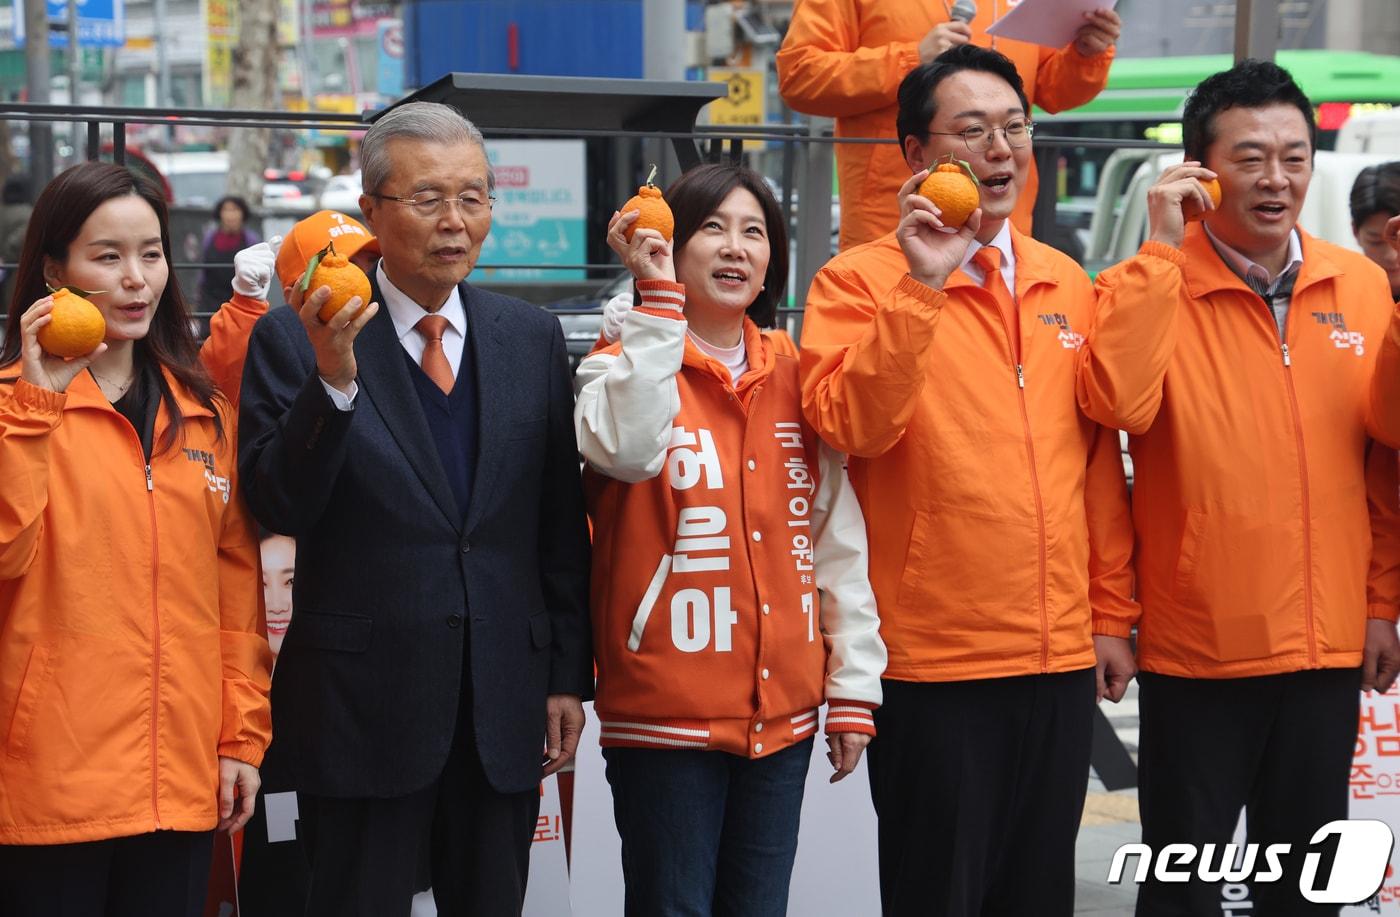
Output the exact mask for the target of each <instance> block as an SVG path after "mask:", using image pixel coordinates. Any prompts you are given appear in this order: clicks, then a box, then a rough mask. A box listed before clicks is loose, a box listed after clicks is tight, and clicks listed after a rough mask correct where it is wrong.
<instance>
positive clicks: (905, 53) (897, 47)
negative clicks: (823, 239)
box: [778, 0, 1113, 251]
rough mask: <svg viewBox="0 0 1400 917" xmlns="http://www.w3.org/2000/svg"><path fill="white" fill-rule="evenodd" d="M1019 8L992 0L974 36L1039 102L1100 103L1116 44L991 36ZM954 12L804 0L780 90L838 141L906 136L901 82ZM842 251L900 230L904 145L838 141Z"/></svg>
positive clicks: (1024, 208) (786, 48)
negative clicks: (1003, 59)
mask: <svg viewBox="0 0 1400 917" xmlns="http://www.w3.org/2000/svg"><path fill="white" fill-rule="evenodd" d="M1010 5H1011V4H1009V3H1006V2H1004V0H982V2H981V3H980V4H978V11H977V15H976V17H974V18H973V20H972V23H971V25H972V41H973V42H974V43H975V44H978V45H982V46H984V47H991V48H995V49H996V50H997V51H1000V52H1001V53H1002V54H1005V55H1006V56H1007V57H1009V58H1011V60H1012V62H1014V63H1015V64H1016V72H1017V73H1019V74H1020V75H1021V80H1022V82H1023V83H1024V84H1025V90H1026V97H1027V98H1028V99H1030V100H1031V104H1033V105H1038V106H1040V107H1041V108H1042V109H1044V110H1045V111H1048V112H1052V113H1054V112H1059V111H1064V110H1065V109H1068V108H1074V107H1075V106H1078V105H1083V104H1084V103H1086V102H1088V101H1090V100H1091V99H1093V98H1094V96H1096V95H1098V94H1099V92H1100V91H1101V90H1102V89H1103V87H1104V83H1106V82H1107V81H1108V67H1109V64H1110V63H1111V62H1112V60H1113V49H1111V48H1110V49H1109V50H1108V51H1105V52H1104V53H1103V54H1099V55H1096V56H1094V57H1085V56H1084V55H1082V54H1080V53H1079V52H1078V51H1076V50H1075V49H1074V47H1073V46H1070V47H1068V48H1062V49H1060V50H1058V51H1056V50H1051V49H1050V48H1042V47H1040V46H1039V45H1032V44H1026V43H1025V42H1019V41H1007V40H1005V39H1000V38H994V37H992V36H990V35H988V34H987V26H989V25H991V24H992V23H993V22H994V21H996V20H997V19H998V18H1000V17H1001V16H1002V14H1004V13H1005V12H1006V11H1007V9H1008V8H1009V7H1010ZM947 21H948V15H947V13H946V12H945V8H944V6H943V4H942V3H941V2H939V0H797V7H796V8H795V9H794V10H793V14H792V24H791V25H790V26H788V32H787V37H786V38H785V39H783V46H782V48H781V49H780V50H779V51H778V92H779V93H781V94H782V97H783V100H784V101H786V102H787V104H788V105H790V106H792V108H793V109H795V110H796V111H800V112H805V113H806V114H809V115H820V116H822V117H827V118H835V119H836V136H837V137H879V138H886V139H889V140H898V137H899V134H898V132H897V131H896V130H895V117H896V116H897V115H898V114H899V106H898V104H897V103H896V95H897V93H898V91H899V84H900V81H902V80H903V79H904V78H905V77H906V76H908V75H909V72H910V71H911V70H913V69H914V68H915V67H917V66H918V65H919V42H920V41H921V40H922V39H923V37H924V36H925V35H927V34H928V32H929V30H930V29H932V28H933V27H934V26H935V25H937V24H938V23H940V22H947ZM836 172H837V178H838V180H839V182H840V187H841V249H842V250H843V251H844V250H846V249H848V248H850V247H851V246H853V245H859V244H861V243H862V242H869V241H871V240H872V239H876V238H879V237H880V236H882V235H884V234H885V233H887V232H893V231H894V227H895V225H896V224H897V223H898V222H899V205H898V203H897V201H896V200H895V197H896V194H897V193H898V192H899V186H900V185H902V184H904V182H906V181H907V180H908V179H909V167H908V166H907V165H905V163H904V152H903V151H902V150H901V149H900V147H899V144H898V143H880V144H871V143H838V144H837V145H836ZM1036 185H1037V179H1036V171H1035V163H1031V171H1030V176H1029V178H1028V179H1027V184H1026V187H1025V188H1023V189H1022V190H1021V196H1020V200H1019V201H1018V202H1017V205H1016V212H1015V214H1013V215H1012V220H1013V221H1014V222H1015V224H1016V228H1017V229H1019V230H1020V231H1021V232H1023V233H1027V234H1029V233H1030V230H1031V211H1032V209H1033V208H1034V206H1035V193H1036Z"/></svg>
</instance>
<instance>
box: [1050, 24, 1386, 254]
mask: <svg viewBox="0 0 1400 917" xmlns="http://www.w3.org/2000/svg"><path fill="white" fill-rule="evenodd" d="M1277 61H1278V64H1279V66H1281V67H1283V68H1285V69H1286V70H1288V71H1289V72H1290V73H1292V74H1293V78H1294V79H1295V80H1297V82H1298V85H1299V86H1300V87H1302V89H1303V91H1304V92H1305V93H1307V95H1308V98H1309V99H1311V100H1312V102H1313V105H1314V106H1315V109H1316V111H1315V114H1316V117H1317V126H1318V149H1319V150H1333V149H1336V148H1337V140H1338V134H1339V132H1340V131H1341V130H1342V128H1343V126H1344V125H1346V124H1347V122H1348V121H1350V120H1352V119H1353V118H1357V117H1365V116H1367V115H1371V114H1373V113H1377V112H1389V111H1391V110H1392V109H1394V110H1396V111H1400V57H1397V56H1393V55H1385V54H1368V53H1364V52H1350V51H1312V50H1305V51H1280V52H1279V53H1278V56H1277ZM1232 65H1233V60H1232V59H1231V57H1230V56H1229V55H1227V54H1211V55H1200V56H1193V57H1120V58H1117V59H1115V60H1114V61H1113V64H1112V66H1111V68H1110V69H1109V73H1108V83H1107V85H1106V86H1105V87H1104V90H1103V92H1101V93H1099V95H1098V97H1097V98H1095V99H1094V100H1093V101H1092V102H1089V103H1088V104H1087V105H1083V106H1080V107H1079V108H1076V109H1074V110H1072V111H1066V112H1061V113H1059V114H1055V115H1051V114H1047V113H1046V112H1043V111H1036V112H1035V115H1034V117H1035V122H1036V127H1037V129H1038V130H1037V137H1036V144H1037V146H1040V145H1042V141H1041V137H1044V138H1045V139H1046V140H1051V139H1052V138H1053V139H1054V140H1059V139H1061V138H1075V137H1084V138H1095V139H1100V140H1110V141H1112V140H1150V141H1155V142H1157V143H1166V144H1172V145H1179V144H1180V143H1181V113H1182V110H1183V109H1184V107H1185V105H1186V97H1187V95H1189V94H1190V92H1191V91H1192V90H1193V89H1195V88H1196V85H1197V84H1198V83H1200V82H1201V81H1202V80H1204V79H1205V78H1206V77H1208V76H1210V75H1211V74H1212V73H1218V72H1219V71H1221V70H1227V69H1229V68H1230V67H1231V66H1232ZM1364 149H1365V151H1366V152H1377V151H1378V150H1377V149H1376V147H1375V145H1371V146H1370V147H1367V148H1364ZM1352 150H1354V151H1355V150H1357V148H1356V147H1355V146H1353V147H1352ZM1393 152H1394V153H1395V156H1396V158H1400V149H1396V150H1394V151H1393ZM1113 154H1114V150H1113V149H1112V148H1096V149H1090V148H1087V147H1073V146H1064V147H1062V148H1061V149H1060V150H1059V160H1060V170H1059V179H1058V186H1057V197H1058V198H1059V203H1058V206H1057V211H1056V223H1057V226H1056V228H1055V232H1054V236H1055V237H1056V239H1058V240H1066V241H1067V242H1068V245H1067V246H1066V245H1063V244H1062V245H1060V246H1059V247H1062V248H1066V250H1067V251H1068V253H1069V254H1070V255H1071V256H1073V257H1075V258H1076V259H1078V260H1081V261H1082V260H1083V258H1084V256H1085V255H1086V254H1088V252H1086V249H1092V248H1093V247H1094V246H1093V245H1092V244H1090V243H1089V240H1088V238H1087V236H1088V234H1089V228H1090V222H1091V221H1092V220H1093V217H1094V211H1095V209H1096V207H1097V206H1100V205H1101V204H1102V203H1103V201H1104V200H1105V198H1106V199H1107V200H1114V201H1118V202H1120V206H1121V202H1122V201H1123V200H1124V192H1126V191H1127V183H1128V181H1129V180H1130V179H1131V177H1132V174H1133V172H1134V170H1132V169H1127V170H1125V169H1122V168H1117V169H1113V170H1110V172H1111V174H1106V173H1105V166H1106V164H1107V163H1108V161H1109V157H1110V156H1112V155H1113ZM1122 158H1123V157H1118V159H1119V160H1121V159H1122ZM1143 158H1146V157H1143ZM1101 180H1108V181H1110V182H1112V183H1113V184H1115V185H1116V187H1114V188H1111V189H1109V193H1108V194H1106V195H1105V194H1101V190H1100V187H1099V186H1100V183H1101ZM1119 183H1121V184H1119ZM1100 220H1102V217H1100ZM1052 244H1055V243H1054V242H1052ZM1100 252H1102V249H1100Z"/></svg>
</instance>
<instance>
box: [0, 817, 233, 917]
mask: <svg viewBox="0 0 1400 917" xmlns="http://www.w3.org/2000/svg"><path fill="white" fill-rule="evenodd" d="M213 849H214V834H213V832H212V831H204V832H190V831H156V832H154V833H151V834H138V835H135V836H133V837H118V838H113V839H111V840H105V841H90V842H88V843H83V844H53V845H48V846H43V847H10V846H0V914H4V915H5V917H200V915H202V914H203V913H204V899H205V897H206V895H208V893H209V860H210V857H211V856H212V854H213Z"/></svg>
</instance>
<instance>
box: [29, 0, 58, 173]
mask: <svg viewBox="0 0 1400 917" xmlns="http://www.w3.org/2000/svg"><path fill="white" fill-rule="evenodd" d="M24 68H25V74H26V77H27V85H28V89H29V101H30V102H33V103H35V104H37V105H46V104H48V102H49V82H50V78H51V76H52V74H51V73H50V72H49V16H48V7H47V5H46V4H45V3H44V0H25V4H24ZM29 177H30V181H31V183H32V188H33V191H34V193H35V194H38V193H39V189H40V188H43V187H44V186H45V185H47V184H48V183H49V179H50V178H53V127H52V122H49V121H30V122H29Z"/></svg>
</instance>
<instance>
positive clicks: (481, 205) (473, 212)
mask: <svg viewBox="0 0 1400 917" xmlns="http://www.w3.org/2000/svg"><path fill="white" fill-rule="evenodd" d="M369 196H370V197H376V198H379V199H380V200H381V201H398V202H399V203H400V204H407V205H408V206H409V207H410V208H411V209H412V210H413V212H414V213H415V214H417V215H418V216H420V217H422V218H423V219H425V220H430V219H432V218H433V217H435V216H437V215H438V214H440V213H442V208H443V205H444V204H446V203H447V202H448V201H454V202H456V204H457V208H458V209H459V210H461V212H462V216H464V217H475V216H480V215H481V214H482V213H484V212H486V211H488V210H490V209H491V205H492V204H494V203H495V202H496V197H495V195H490V194H482V193H481V192H480V191H467V192H465V193H463V194H459V195H457V196H456V197H444V196H443V195H441V194H438V193H437V192H436V191H419V192H418V193H417V194H415V195H413V196H412V197H395V196H394V195H392V194H371V195H369Z"/></svg>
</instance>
